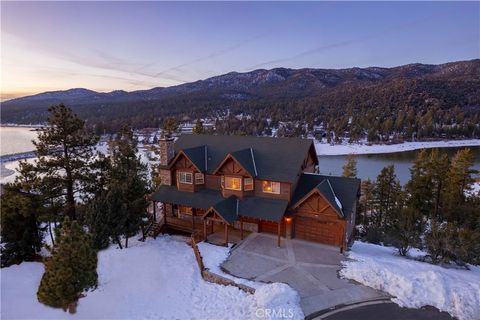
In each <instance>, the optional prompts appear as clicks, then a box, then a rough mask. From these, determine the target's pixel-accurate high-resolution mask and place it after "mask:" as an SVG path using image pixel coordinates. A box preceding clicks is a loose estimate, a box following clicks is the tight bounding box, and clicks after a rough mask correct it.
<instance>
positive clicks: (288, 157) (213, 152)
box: [174, 134, 318, 183]
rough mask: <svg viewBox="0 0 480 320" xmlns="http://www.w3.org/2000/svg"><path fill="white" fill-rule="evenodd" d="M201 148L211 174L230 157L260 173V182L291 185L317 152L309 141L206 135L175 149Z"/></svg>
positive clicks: (178, 144)
mask: <svg viewBox="0 0 480 320" xmlns="http://www.w3.org/2000/svg"><path fill="white" fill-rule="evenodd" d="M199 146H205V147H206V150H207V161H206V170H205V171H206V172H207V173H213V171H214V170H215V168H217V167H218V165H219V164H220V163H221V162H222V161H223V160H224V159H225V157H226V156H227V155H228V154H229V153H230V154H232V156H234V157H235V159H236V160H237V161H239V162H240V163H241V164H242V166H244V167H245V169H246V170H248V171H252V173H255V171H256V172H257V174H256V177H257V178H259V179H265V180H272V181H283V182H291V183H293V182H295V181H296V179H297V178H298V173H299V172H300V169H301V166H302V164H303V161H304V159H305V157H306V156H307V153H308V152H309V151H310V149H311V148H314V146H313V142H312V140H309V139H300V138H268V137H251V136H224V135H204V134H193V135H181V136H180V137H179V138H178V139H177V141H176V142H175V146H174V148H175V152H177V153H178V152H179V151H180V150H182V149H183V150H185V149H189V148H196V147H199ZM250 149H251V150H250ZM313 150H314V149H313ZM248 151H250V152H248ZM199 153H200V152H199ZM249 153H250V154H249ZM192 161H193V160H192ZM315 161H318V160H316V158H315ZM252 176H253V174H252Z"/></svg>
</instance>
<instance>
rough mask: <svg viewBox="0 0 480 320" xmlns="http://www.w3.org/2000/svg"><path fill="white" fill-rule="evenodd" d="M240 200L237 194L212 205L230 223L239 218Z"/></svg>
mask: <svg viewBox="0 0 480 320" xmlns="http://www.w3.org/2000/svg"><path fill="white" fill-rule="evenodd" d="M238 202H239V200H238V199H237V198H236V197H235V196H230V197H228V198H226V199H224V200H222V201H220V202H217V203H216V204H215V205H213V206H212V207H213V208H214V209H215V211H217V212H218V214H219V215H221V216H222V218H223V219H225V221H227V222H228V223H229V224H233V223H234V222H235V221H236V220H237V219H238Z"/></svg>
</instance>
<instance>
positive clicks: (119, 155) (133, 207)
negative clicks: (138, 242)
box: [109, 127, 148, 247]
mask: <svg viewBox="0 0 480 320" xmlns="http://www.w3.org/2000/svg"><path fill="white" fill-rule="evenodd" d="M137 144H138V143H137V140H135V138H134V137H133V132H132V130H131V129H130V128H128V127H124V128H123V129H122V131H121V132H120V133H119V134H118V135H117V137H116V139H115V140H114V141H113V143H112V144H111V145H110V153H111V161H112V169H111V171H110V173H109V184H110V188H112V186H114V185H115V186H117V187H118V188H119V189H120V192H119V193H120V196H121V200H122V201H124V203H125V204H126V210H125V212H124V216H123V217H122V218H121V219H120V220H121V221H122V224H123V226H122V230H123V232H122V233H123V235H124V237H125V247H128V238H129V237H131V236H133V235H135V234H136V233H137V232H138V230H139V229H140V227H141V224H142V221H143V217H144V216H145V214H146V209H147V206H148V202H147V200H146V199H145V195H146V193H147V191H148V183H147V179H146V166H145V165H143V164H142V163H141V161H140V158H139V157H137V152H138V147H137Z"/></svg>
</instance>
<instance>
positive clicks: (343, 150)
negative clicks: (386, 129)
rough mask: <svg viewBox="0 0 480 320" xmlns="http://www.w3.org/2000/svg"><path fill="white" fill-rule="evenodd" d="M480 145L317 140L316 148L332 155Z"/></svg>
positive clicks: (474, 142)
mask: <svg viewBox="0 0 480 320" xmlns="http://www.w3.org/2000/svg"><path fill="white" fill-rule="evenodd" d="M471 146H480V139H470V140H452V141H429V142H404V143H401V144H391V145H386V144H374V145H367V144H349V143H342V144H335V145H330V144H328V143H321V142H318V141H316V142H315V149H316V150H317V154H318V155H319V156H332V155H342V154H375V153H393V152H402V151H412V150H417V149H428V148H448V147H471Z"/></svg>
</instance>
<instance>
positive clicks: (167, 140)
mask: <svg viewBox="0 0 480 320" xmlns="http://www.w3.org/2000/svg"><path fill="white" fill-rule="evenodd" d="M173 141H174V140H173V138H171V137H161V138H160V139H159V141H158V143H159V145H160V165H161V166H167V165H168V163H169V162H170V160H172V159H173V157H174V156H175V152H174V151H173Z"/></svg>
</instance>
